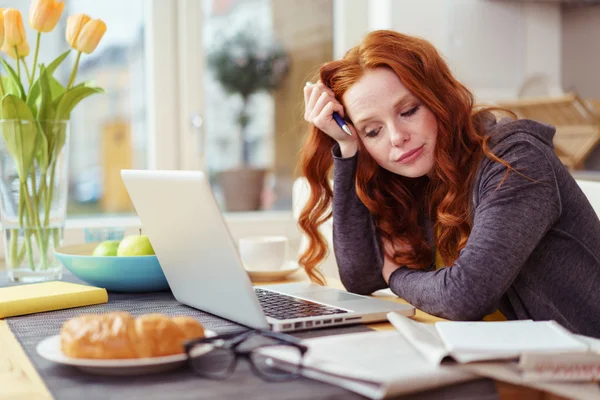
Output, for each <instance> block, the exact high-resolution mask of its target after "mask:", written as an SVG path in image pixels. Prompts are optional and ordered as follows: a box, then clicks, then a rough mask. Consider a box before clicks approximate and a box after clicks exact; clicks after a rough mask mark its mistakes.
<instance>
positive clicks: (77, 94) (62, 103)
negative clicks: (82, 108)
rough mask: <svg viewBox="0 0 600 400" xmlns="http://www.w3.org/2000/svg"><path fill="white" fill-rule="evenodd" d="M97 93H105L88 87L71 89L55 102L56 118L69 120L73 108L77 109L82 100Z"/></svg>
mask: <svg viewBox="0 0 600 400" xmlns="http://www.w3.org/2000/svg"><path fill="white" fill-rule="evenodd" d="M95 93H104V90H103V89H101V88H96V87H86V86H80V87H77V88H74V89H70V90H69V91H67V92H66V93H64V94H63V95H62V96H60V97H59V98H57V99H56V100H55V101H54V103H55V105H56V108H57V109H56V117H57V118H58V119H63V120H65V119H69V118H70V116H71V111H73V108H75V106H76V105H77V104H78V103H79V102H80V101H81V100H83V99H85V98H86V97H88V96H91V95H92V94H95Z"/></svg>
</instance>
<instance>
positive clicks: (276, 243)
mask: <svg viewBox="0 0 600 400" xmlns="http://www.w3.org/2000/svg"><path fill="white" fill-rule="evenodd" d="M287 247H288V238H287V237H285V236H249V237H243V238H240V240H239V243H238V249H239V252H240V257H241V258H242V262H243V263H244V267H245V268H246V269H251V270H257V271H261V270H268V271H276V270H278V269H281V268H282V267H283V264H284V263H285V257H286V252H287Z"/></svg>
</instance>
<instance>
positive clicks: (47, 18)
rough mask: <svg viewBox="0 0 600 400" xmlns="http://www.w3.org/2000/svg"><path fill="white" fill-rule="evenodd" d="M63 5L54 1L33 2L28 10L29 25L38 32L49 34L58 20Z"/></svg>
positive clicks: (40, 0) (37, 0) (38, 0)
mask: <svg viewBox="0 0 600 400" xmlns="http://www.w3.org/2000/svg"><path fill="white" fill-rule="evenodd" d="M64 8H65V3H64V2H62V1H56V0H34V1H33V2H32V3H31V7H30V8H29V25H30V26H31V27H32V28H33V29H34V30H36V31H38V32H50V31H51V30H52V29H54V27H55V26H56V24H57V23H58V20H59V19H60V16H61V15H62V12H63V10H64Z"/></svg>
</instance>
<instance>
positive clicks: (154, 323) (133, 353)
mask: <svg viewBox="0 0 600 400" xmlns="http://www.w3.org/2000/svg"><path fill="white" fill-rule="evenodd" d="M202 337H204V327H203V326H202V324H200V323H199V322H198V321H196V320H195V319H194V318H191V317H173V318H169V317H168V316H166V315H163V314H146V315H142V316H140V317H138V318H134V317H133V316H132V315H131V314H129V313H127V312H111V313H106V314H84V315H80V316H78V317H75V318H71V319H70V320H68V321H66V322H65V323H64V324H63V326H62V328H61V331H60V341H61V349H62V351H63V353H64V354H65V355H67V356H69V357H74V358H101V359H108V358H140V357H160V356H168V355H172V354H181V353H183V352H184V349H183V342H184V341H186V340H189V339H195V338H202Z"/></svg>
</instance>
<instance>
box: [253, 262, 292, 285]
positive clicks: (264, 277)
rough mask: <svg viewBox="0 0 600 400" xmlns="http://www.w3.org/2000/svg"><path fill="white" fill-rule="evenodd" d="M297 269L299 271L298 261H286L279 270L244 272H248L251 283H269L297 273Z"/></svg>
mask: <svg viewBox="0 0 600 400" xmlns="http://www.w3.org/2000/svg"><path fill="white" fill-rule="evenodd" d="M298 269H300V266H299V265H298V261H296V260H288V261H286V262H285V264H284V265H283V267H281V268H280V269H275V270H257V269H248V268H246V272H248V275H250V279H251V280H253V281H258V282H269V281H279V280H282V279H283V278H285V277H286V276H288V275H290V274H292V273H294V272H296V271H298Z"/></svg>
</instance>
